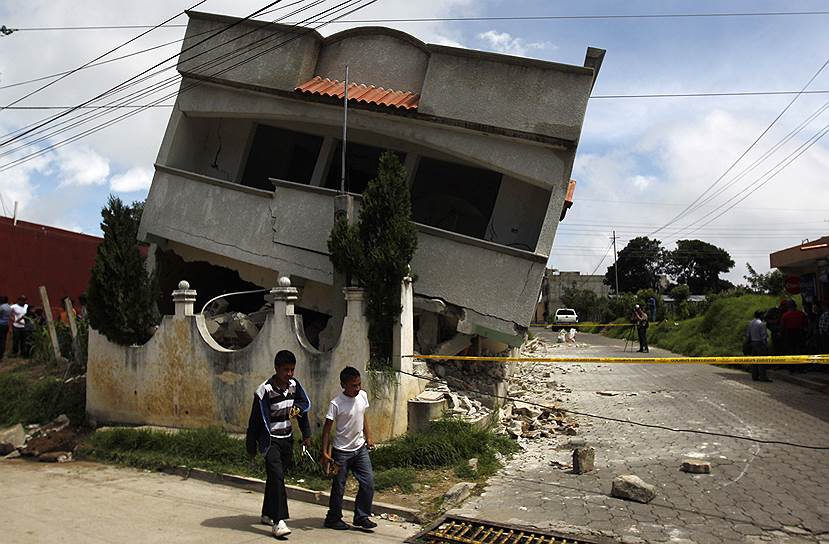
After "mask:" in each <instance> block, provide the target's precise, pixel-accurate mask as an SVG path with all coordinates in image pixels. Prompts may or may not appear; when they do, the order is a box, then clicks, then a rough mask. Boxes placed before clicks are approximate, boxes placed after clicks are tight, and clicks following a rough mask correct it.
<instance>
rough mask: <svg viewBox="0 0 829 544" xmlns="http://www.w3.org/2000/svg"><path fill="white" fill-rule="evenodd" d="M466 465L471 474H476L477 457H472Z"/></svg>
mask: <svg viewBox="0 0 829 544" xmlns="http://www.w3.org/2000/svg"><path fill="white" fill-rule="evenodd" d="M466 463H467V464H468V465H469V468H470V469H471V470H472V472H474V473H475V474H477V473H478V458H477V457H473V458H472V459H470V460H469V461H467V462H466Z"/></svg>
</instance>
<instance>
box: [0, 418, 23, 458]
mask: <svg viewBox="0 0 829 544" xmlns="http://www.w3.org/2000/svg"><path fill="white" fill-rule="evenodd" d="M25 443H26V430H25V429H24V428H23V425H21V424H20V423H18V424H17V425H13V426H11V427H5V428H3V429H0V455H6V454H7V453H11V452H12V451H13V450H15V449H17V448H19V447H21V446H22V445H23V444H25ZM9 448H10V449H9ZM4 449H8V451H5V452H3V450H4Z"/></svg>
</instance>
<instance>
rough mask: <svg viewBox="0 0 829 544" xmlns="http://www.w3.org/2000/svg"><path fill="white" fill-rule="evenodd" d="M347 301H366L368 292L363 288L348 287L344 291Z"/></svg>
mask: <svg viewBox="0 0 829 544" xmlns="http://www.w3.org/2000/svg"><path fill="white" fill-rule="evenodd" d="M343 294H344V295H345V300H365V298H366V290H365V289H363V288H362V287H346V288H344V289H343Z"/></svg>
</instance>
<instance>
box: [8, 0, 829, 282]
mask: <svg viewBox="0 0 829 544" xmlns="http://www.w3.org/2000/svg"><path fill="white" fill-rule="evenodd" d="M192 3H194V2H188V3H185V2H173V1H165V2H161V1H157V0H154V1H148V2H143V3H141V4H140V5H138V4H134V3H123V2H117V3H116V2H105V1H103V0H95V1H86V2H69V1H68V0H59V1H49V2H47V1H45V0H35V1H27V2H22V1H8V2H4V3H3V4H2V5H0V24H4V25H6V26H8V27H12V28H17V27H21V28H25V27H35V26H73V25H89V24H139V23H146V24H155V23H157V22H159V21H161V20H163V19H164V18H166V17H168V16H170V15H172V14H174V13H175V12H176V11H177V10H180V9H184V8H186V7H189V5H192ZM331 3H332V4H333V2H331ZM261 5H262V4H259V3H256V2H249V1H237V2H231V1H229V0H208V1H207V2H205V3H204V4H202V5H201V6H199V8H198V9H199V10H203V11H212V12H217V13H226V14H231V15H245V14H247V13H249V12H251V11H253V10H254V9H256V8H258V7H260V6H261ZM823 9H827V6H826V3H825V2H820V1H776V2H775V1H765V2H763V1H717V2H714V1H693V2H690V1H660V2H654V1H653V0H649V1H629V2H624V3H622V2H610V1H584V2H578V3H575V2H563V1H540V0H536V1H530V0H524V1H516V0H510V1H507V0H503V1H501V0H489V1H483V0H478V1H473V0H420V1H418V2H411V1H410V0H409V1H404V0H380V1H379V2H377V3H376V4H374V5H372V6H371V7H369V8H367V9H366V10H365V11H364V12H361V14H360V18H407V17H438V18H440V17H451V16H492V17H498V16H510V15H591V14H593V15H595V14H657V13H723V12H763V11H811V10H823ZM183 20H184V18H183V17H182V18H180V19H179V20H177V21H176V22H181V21H183ZM828 23H829V15H810V16H785V17H779V16H778V17H721V18H684V19H613V20H556V21H521V22H515V21H481V22H429V23H394V24H391V23H390V24H389V26H395V27H397V28H400V29H401V30H404V31H406V32H409V33H411V34H413V35H415V36H417V37H419V38H421V39H423V40H424V41H427V42H433V43H443V44H451V45H459V46H463V47H470V48H475V49H486V50H492V51H499V52H505V53H510V54H518V55H526V56H530V57H536V58H541V59H546V60H552V61H556V62H563V63H568V64H578V65H580V64H582V62H583V59H584V54H585V49H586V48H587V46H594V47H601V48H604V49H606V50H607V56H606V58H605V62H604V65H603V67H602V70H601V73H600V75H599V79H598V82H597V84H596V87H595V89H594V93H593V94H594V95H611V94H643V93H684V92H727V91H793V90H799V89H800V88H801V87H802V86H803V85H804V84H805V83H806V82H807V81H808V80H809V78H810V77H812V75H813V74H814V73H815V72H816V71H817V70H818V68H820V66H821V65H822V64H823V63H824V62H826V60H827V57H829V47H827V46H829V33H827V32H826V28H827V27H828V26H829V25H828ZM346 26H347V25H337V26H336V27H333V26H332V27H328V28H327V29H323V30H324V32H323V33H331V32H333V31H335V30H340V29H342V28H345V27H346ZM137 33H138V31H136V30H112V31H95V32H91V31H87V32H81V31H65V32H35V31H21V32H18V33H14V34H12V35H10V36H6V37H2V38H0V86H2V85H8V84H12V83H16V82H19V81H23V80H27V79H30V78H34V77H38V76H42V75H46V74H50V73H54V72H58V71H62V70H66V69H70V68H73V67H75V66H78V65H79V64H81V63H83V62H85V61H86V60H89V59H91V58H93V57H95V56H97V55H98V54H100V53H102V52H104V51H106V50H107V49H109V48H111V47H113V46H114V45H116V44H118V43H120V42H122V41H124V40H126V39H127V38H129V37H131V36H133V35H135V34H137ZM182 34H183V29H164V30H158V31H155V32H153V33H151V34H150V35H148V36H147V37H145V38H143V39H142V40H141V41H139V42H137V43H136V44H135V45H134V46H130V47H129V48H127V49H125V50H124V52H128V51H134V50H137V49H142V48H146V47H149V46H151V45H155V44H159V43H163V42H166V41H170V40H174V39H177V38H180V37H181V36H182ZM176 50H177V48H176V46H175V45H173V46H170V47H167V48H164V49H160V50H159V51H158V53H157V54H145V55H141V56H138V57H134V58H132V59H130V60H129V61H120V62H114V63H111V64H108V65H106V66H102V67H97V68H92V69H89V70H85V71H83V72H79V73H78V74H75V75H73V76H72V77H69V78H67V79H66V80H64V81H61V82H60V83H58V84H56V85H54V86H53V87H51V88H49V89H47V90H45V91H43V92H41V93H39V94H37V95H35V96H33V97H31V98H29V99H27V100H26V101H24V102H21V104H20V105H65V104H75V103H79V102H81V101H83V100H84V99H86V98H89V97H91V96H93V95H94V94H97V92H100V91H101V90H104V89H106V88H108V87H109V86H111V85H112V84H114V83H116V82H118V81H121V80H123V79H125V78H127V77H129V76H130V75H132V74H134V73H137V72H138V71H140V70H141V69H143V68H144V67H147V66H150V65H152V64H153V63H154V62H157V61H158V60H160V59H161V58H164V57H163V56H162V55H171V54H173V53H174V52H175V51H176ZM34 88H36V85H28V86H20V87H13V88H8V89H0V104H2V105H6V104H8V103H9V102H11V101H12V100H14V99H16V98H18V97H20V96H22V95H23V94H25V92H27V91H29V90H32V89H34ZM809 88H810V89H814V90H826V89H829V68H827V69H826V70H825V71H824V72H823V73H821V74H820V76H819V77H818V78H816V79H815V81H814V82H813V83H812V84H811V86H810V87H809ZM791 99H792V96H758V97H717V98H665V99H592V100H591V102H590V104H589V107H588V112H587V117H586V121H585V125H584V130H583V134H582V140H581V142H580V144H579V150H578V154H577V158H576V165H575V168H574V172H573V177H574V178H575V179H576V180H577V181H578V188H577V191H576V203H575V206H574V207H573V209H572V210H571V211H570V212H569V213H568V216H567V219H566V220H565V222H564V223H563V224H562V226H561V228H560V229H559V232H558V235H557V237H556V242H555V244H554V246H553V252H552V257H551V262H550V264H551V266H554V267H556V268H559V269H562V270H580V271H581V272H583V273H589V272H591V271H592V270H594V269H597V270H598V271H599V272H604V270H605V268H606V266H607V265H608V264H609V262H610V261H609V260H608V259H609V258H610V257H611V256H608V258H607V259H605V260H604V261H601V259H602V257H603V256H604V255H605V253H606V250H607V248H608V244H609V236H610V232H611V231H612V230H614V229H615V230H616V231H617V234H618V235H619V236H620V242H619V248H620V249H621V247H623V246H624V243H625V241H626V240H627V239H628V238H630V237H633V236H637V235H647V234H648V233H650V232H652V231H653V230H655V229H656V228H658V227H659V226H661V225H663V224H665V223H666V222H667V221H668V220H670V219H671V218H672V217H673V216H674V215H675V214H677V213H678V212H680V211H681V210H682V209H683V208H684V207H685V206H686V205H688V204H690V203H691V202H693V201H694V199H695V198H697V197H698V195H700V193H701V192H702V191H703V190H704V189H705V188H706V187H708V186H709V185H711V184H712V183H713V182H714V181H715V180H716V179H717V178H718V177H719V176H720V175H722V174H723V173H724V172H725V171H726V169H727V168H728V167H729V166H730V165H731V164H732V163H733V162H734V161H735V160H736V159H737V158H738V157H739V156H740V155H741V154H742V153H743V152H744V151H745V150H746V149H747V148H748V147H749V145H751V144H752V142H753V141H754V140H755V139H756V138H757V136H759V135H760V134H761V133H762V132H763V130H764V129H765V128H766V127H767V126H768V125H769V123H771V121H772V120H773V119H774V118H775V117H776V116H777V115H778V114H779V113H780V112H781V111H782V109H783V108H784V107H785V106H786V104H788V103H789V102H790V101H791ZM827 100H829V94H823V95H820V94H816V95H809V96H802V97H800V98H799V99H798V100H797V101H796V102H795V103H794V105H793V106H792V107H791V108H790V109H789V111H787V112H786V114H785V115H784V116H783V117H781V119H780V120H779V121H778V122H777V124H776V125H775V126H774V127H773V128H772V129H771V130H770V131H769V132H768V134H766V135H765V136H764V138H763V139H761V140H760V141H759V142H758V143H757V145H756V146H755V148H754V149H753V150H752V151H751V152H750V153H749V154H748V155H747V156H746V157H745V158H744V159H743V160H742V161H741V162H740V163H738V165H737V166H736V167H735V168H734V170H733V171H732V173H731V175H729V176H727V177H725V178H724V179H723V180H722V181H721V182H720V184H719V185H718V186H717V187H722V186H723V185H726V184H728V183H729V182H732V179H733V176H734V175H736V174H740V173H741V172H743V170H744V168H745V167H747V166H749V165H751V164H752V162H753V161H755V159H758V158H759V157H761V156H762V154H763V153H764V152H766V151H767V150H768V149H770V148H771V147H772V146H774V145H775V144H777V143H779V142H780V141H781V139H782V138H783V137H784V136H785V135H786V134H787V133H788V132H789V131H791V130H792V129H793V128H794V127H796V126H798V125H799V124H800V123H801V122H802V121H803V120H804V119H806V118H807V116H809V115H810V114H812V113H814V112H816V111H819V110H818V108H819V107H820V106H822V105H824V104H826V103H827ZM45 113H48V112H43V111H36V112H32V111H17V110H15V111H10V110H5V111H0V130H2V133H3V134H5V133H8V132H10V131H11V130H14V129H16V128H19V127H20V126H22V125H25V124H28V123H31V122H33V121H35V120H37V119H39V118H41V117H43V116H44V115H45ZM168 114H169V113H168V111H166V110H162V109H155V110H152V111H148V112H144V113H142V114H140V115H138V116H135V117H133V118H131V119H130V120H128V121H126V122H123V123H119V124H117V125H115V126H113V127H111V128H109V129H107V130H104V131H102V132H99V133H97V134H95V135H92V136H90V137H88V138H85V139H82V140H79V141H78V142H76V143H73V144H71V145H68V146H66V147H64V148H61V149H60V150H59V151H57V152H55V153H52V154H49V155H44V156H41V157H39V158H38V159H37V160H34V161H31V162H28V163H25V164H24V165H21V166H18V167H15V168H12V169H8V170H5V171H3V172H0V174H1V175H0V196H2V202H3V204H4V206H5V209H6V213H7V214H8V213H10V212H11V206H12V202H13V201H14V200H17V201H19V202H20V206H21V208H20V213H19V215H20V217H21V218H23V219H27V220H31V221H36V222H41V223H45V224H50V225H56V226H61V227H64V228H70V229H73V230H80V231H83V232H87V233H91V234H97V233H99V228H98V222H99V217H100V216H99V211H100V208H101V207H102V206H103V205H104V203H105V202H106V198H107V195H108V194H110V192H114V193H116V194H118V195H120V196H121V197H122V198H123V199H125V200H128V201H129V200H137V199H142V198H144V197H145V196H146V192H147V187H148V182H149V179H150V177H151V174H152V163H153V161H154V159H155V155H156V153H157V151H158V146H159V143H160V141H161V137H162V135H163V131H164V127H165V125H166V121H167V116H168ZM827 123H829V114H827V113H825V112H824V113H821V114H820V115H818V116H816V118H815V119H814V120H812V122H811V123H810V124H809V125H807V127H806V128H805V129H804V130H803V132H802V133H800V134H798V135H797V136H795V137H794V138H793V139H792V140H791V141H789V142H788V143H787V144H785V145H783V146H782V147H781V148H780V149H778V150H777V151H776V152H775V153H774V154H772V155H771V156H769V157H768V158H767V159H766V160H764V161H762V162H760V163H759V164H758V165H757V166H756V167H755V168H754V170H751V171H749V172H748V173H746V174H744V176H743V177H742V178H739V179H737V180H736V181H733V184H732V186H731V188H730V189H729V190H728V191H726V192H724V193H723V194H721V195H719V196H717V197H716V198H713V199H712V200H711V202H709V203H708V204H707V207H705V208H701V209H700V210H699V211H697V212H695V213H694V214H690V215H689V216H688V217H686V218H683V219H682V220H681V221H679V222H677V223H675V224H673V225H672V226H671V228H669V229H666V230H664V231H661V232H660V233H658V234H657V235H656V237H659V238H661V239H663V242H664V243H665V245H666V246H667V247H669V248H671V247H673V242H674V241H675V240H676V239H677V238H685V237H690V238H700V239H703V240H706V241H709V242H711V243H714V244H716V245H719V246H720V247H723V248H725V249H726V250H728V251H729V252H730V253H731V254H732V256H733V258H734V260H735V261H736V262H737V263H738V266H737V267H736V268H735V270H734V272H732V273H731V274H730V275H729V276H728V277H729V279H731V280H732V281H740V280H741V276H742V274H743V273H744V269H745V267H744V263H745V262H746V261H748V262H751V263H752V265H753V266H755V268H757V269H758V270H761V271H763V270H767V269H768V253H769V252H770V251H773V250H775V249H780V248H783V247H788V246H791V245H794V244H797V243H799V242H800V241H801V240H803V239H806V238H811V239H814V238H816V237H819V236H820V235H823V234H826V233H827V232H829V222H827V221H829V182H827V178H826V172H827V171H829V143H827V142H829V139H826V141H824V140H820V141H818V142H817V143H816V144H815V145H813V146H812V147H810V148H809V149H808V150H807V151H806V152H805V153H804V154H803V155H802V156H800V157H799V158H798V159H797V160H796V161H795V162H793V163H792V164H791V165H790V166H788V167H786V168H785V169H784V170H782V171H781V172H780V174H778V175H777V176H776V177H774V178H773V179H771V180H770V181H768V183H766V184H765V185H764V186H762V187H761V188H760V189H758V190H757V191H756V192H755V193H753V194H752V195H751V196H750V197H748V198H746V199H745V200H744V201H743V202H741V203H740V204H739V205H738V206H736V207H734V208H733V209H731V210H730V211H728V212H727V213H725V214H724V215H723V216H722V217H720V218H719V219H717V220H716V221H713V222H711V223H710V224H707V225H705V226H703V227H702V228H701V229H700V230H698V231H693V229H685V230H679V229H678V228H677V227H680V226H685V225H688V224H692V226H700V225H703V224H704V223H705V222H706V221H707V219H706V220H703V221H700V222H697V223H696V224H693V222H694V221H695V220H697V219H698V218H700V217H703V216H704V215H705V214H706V213H708V212H710V211H711V210H714V209H715V206H718V205H721V204H722V203H724V202H727V199H728V197H729V196H731V195H734V194H738V192H739V191H745V190H746V189H745V188H746V186H748V185H749V184H750V183H752V182H755V181H756V182H757V183H759V182H761V181H762V180H763V179H764V178H760V179H759V180H758V178H759V176H761V174H763V173H764V172H766V171H767V170H768V169H769V168H772V167H773V166H774V164H776V163H777V162H778V161H780V160H783V159H784V158H785V157H786V156H787V155H788V154H789V152H790V151H791V150H793V149H795V148H796V147H797V146H798V145H800V144H802V143H803V142H805V141H806V140H807V139H808V138H809V137H811V136H813V135H815V134H816V133H817V132H818V130H819V129H820V128H822V127H824V126H826V124H827ZM25 152H29V150H28V149H25V150H20V151H18V152H16V153H17V155H9V156H3V157H0V169H2V168H3V166H2V165H4V164H7V163H8V161H9V160H10V159H12V158H14V157H15V156H19V154H20V153H25ZM0 211H2V210H0ZM711 217H713V216H709V217H708V219H710V218H711Z"/></svg>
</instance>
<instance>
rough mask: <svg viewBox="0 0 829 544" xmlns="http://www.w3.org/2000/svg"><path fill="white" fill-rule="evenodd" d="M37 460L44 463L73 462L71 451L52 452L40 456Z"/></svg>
mask: <svg viewBox="0 0 829 544" xmlns="http://www.w3.org/2000/svg"><path fill="white" fill-rule="evenodd" d="M37 460H38V461H40V462H42V463H68V462H69V461H71V460H72V452H71V451H50V452H47V453H43V454H40V455H39V456H38V457H37Z"/></svg>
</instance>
